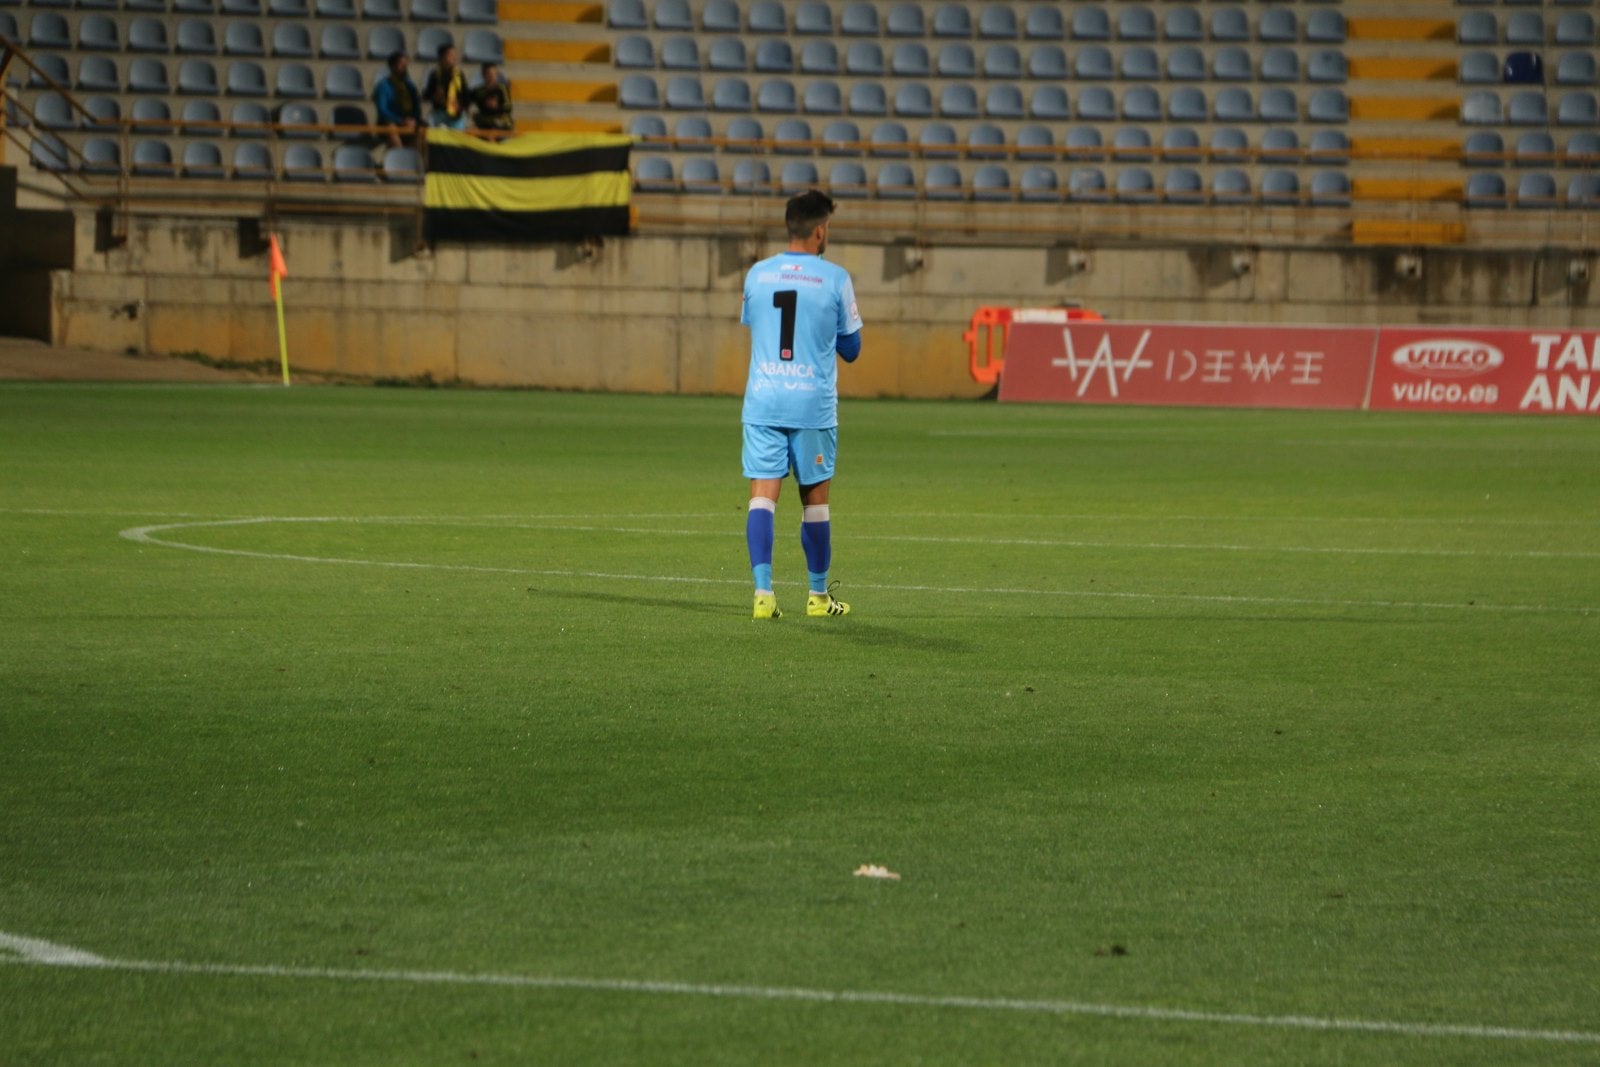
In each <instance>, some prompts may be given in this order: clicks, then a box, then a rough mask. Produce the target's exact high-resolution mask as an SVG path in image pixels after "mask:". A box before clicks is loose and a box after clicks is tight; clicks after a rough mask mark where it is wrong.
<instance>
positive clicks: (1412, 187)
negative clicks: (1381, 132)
mask: <svg viewBox="0 0 1600 1067" xmlns="http://www.w3.org/2000/svg"><path fill="white" fill-rule="evenodd" d="M1465 191H1466V190H1465V188H1464V186H1463V184H1462V183H1461V182H1459V181H1452V180H1450V179H1443V178H1439V179H1433V178H1359V177H1358V178H1352V179H1351V181H1350V197H1351V199H1353V200H1390V201H1395V200H1398V201H1405V202H1412V201H1424V200H1443V201H1448V202H1451V203H1459V202H1460V201H1461V198H1462V196H1463V195H1464V193H1465Z"/></svg>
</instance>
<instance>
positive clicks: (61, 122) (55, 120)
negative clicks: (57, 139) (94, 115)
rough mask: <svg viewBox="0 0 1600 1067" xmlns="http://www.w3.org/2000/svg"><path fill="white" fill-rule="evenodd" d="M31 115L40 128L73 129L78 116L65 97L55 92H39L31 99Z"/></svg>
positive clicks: (76, 124)
mask: <svg viewBox="0 0 1600 1067" xmlns="http://www.w3.org/2000/svg"><path fill="white" fill-rule="evenodd" d="M33 117H34V119H35V120H36V121H37V122H38V124H39V127H40V128H41V129H46V130H75V129H77V128H78V116H77V114H76V113H75V112H74V111H73V110H72V105H71V104H69V103H67V98H66V97H64V96H62V95H61V94H60V93H57V92H48V93H40V94H39V96H38V97H37V98H35V100H34V101H33Z"/></svg>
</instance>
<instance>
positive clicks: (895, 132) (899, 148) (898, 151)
mask: <svg viewBox="0 0 1600 1067" xmlns="http://www.w3.org/2000/svg"><path fill="white" fill-rule="evenodd" d="M870 140H871V144H872V154H873V155H875V156H887V157H901V156H908V155H910V154H911V152H910V149H908V148H907V147H906V146H907V145H909V144H910V143H911V135H910V134H909V133H907V132H906V128H905V127H904V126H902V125H901V124H900V123H898V122H880V123H878V124H877V125H876V126H874V127H873V128H872V137H871V138H870Z"/></svg>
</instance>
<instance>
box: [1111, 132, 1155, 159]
mask: <svg viewBox="0 0 1600 1067" xmlns="http://www.w3.org/2000/svg"><path fill="white" fill-rule="evenodd" d="M1154 157H1155V147H1154V145H1153V144H1152V142H1151V140H1150V131H1149V130H1147V129H1145V128H1144V127H1143V126H1124V127H1122V128H1121V129H1120V130H1118V131H1117V132H1116V133H1115V134H1113V135H1112V137H1111V158H1112V159H1118V160H1136V161H1144V160H1149V159H1153V158H1154Z"/></svg>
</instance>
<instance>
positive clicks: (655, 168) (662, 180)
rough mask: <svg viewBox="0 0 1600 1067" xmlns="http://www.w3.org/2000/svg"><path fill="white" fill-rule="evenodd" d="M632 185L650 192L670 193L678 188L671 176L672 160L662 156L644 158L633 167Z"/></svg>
mask: <svg viewBox="0 0 1600 1067" xmlns="http://www.w3.org/2000/svg"><path fill="white" fill-rule="evenodd" d="M633 183H634V184H635V185H637V186H638V187H639V188H640V189H643V190H648V191H652V192H671V191H673V190H675V189H676V188H677V187H678V183H677V180H676V179H675V178H674V177H673V175H672V160H670V159H667V158H665V157H663V156H644V157H642V158H641V159H639V160H638V161H637V162H635V163H634V165H633Z"/></svg>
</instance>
